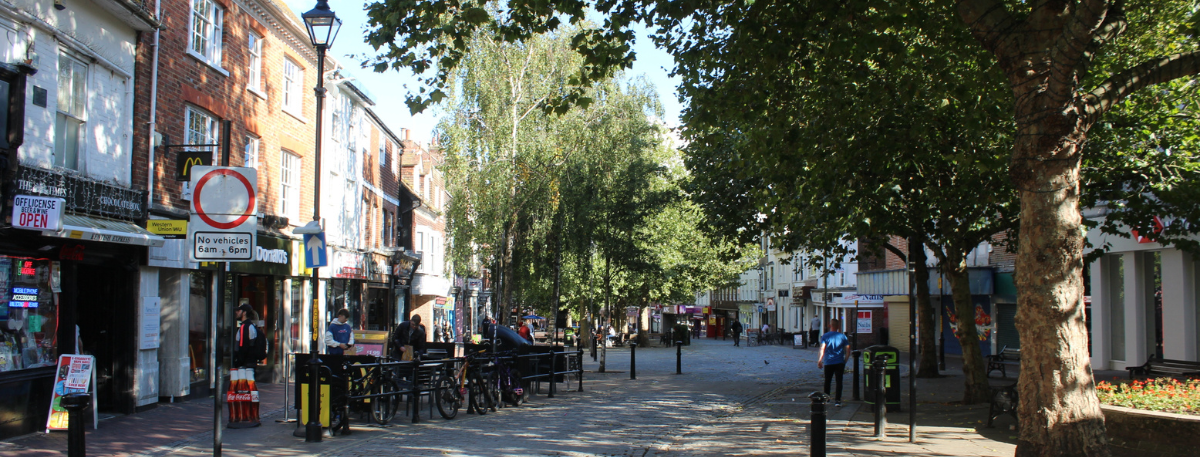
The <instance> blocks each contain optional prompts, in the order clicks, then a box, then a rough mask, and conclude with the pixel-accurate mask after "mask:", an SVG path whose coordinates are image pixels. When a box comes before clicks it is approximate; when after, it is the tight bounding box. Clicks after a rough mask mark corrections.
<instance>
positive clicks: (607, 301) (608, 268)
mask: <svg viewBox="0 0 1200 457" xmlns="http://www.w3.org/2000/svg"><path fill="white" fill-rule="evenodd" d="M604 309H605V310H606V311H608V313H607V318H608V325H612V323H613V312H612V259H611V258H610V257H609V255H608V252H605V253H604ZM600 322H601V324H602V325H601V326H600V328H601V329H602V330H603V331H604V333H603V334H602V335H601V337H600V338H601V339H600V368H599V370H598V371H599V372H600V373H603V372H604V362H605V360H606V357H607V356H608V345H607V344H605V343H607V342H608V328H607V327H606V326H605V325H603V323H604V321H603V320H601V321H600Z"/></svg>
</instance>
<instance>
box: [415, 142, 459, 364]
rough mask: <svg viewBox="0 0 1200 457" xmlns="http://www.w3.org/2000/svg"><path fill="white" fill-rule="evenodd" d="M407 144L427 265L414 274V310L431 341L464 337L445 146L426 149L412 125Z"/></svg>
mask: <svg viewBox="0 0 1200 457" xmlns="http://www.w3.org/2000/svg"><path fill="white" fill-rule="evenodd" d="M401 148H402V149H403V150H404V155H403V156H402V158H401V167H402V171H401V179H402V180H403V181H404V183H405V184H407V185H408V186H409V187H411V188H412V189H413V191H414V192H416V194H417V198H419V202H420V205H419V206H417V207H416V208H415V209H414V210H413V211H412V231H413V234H412V243H413V249H414V250H415V251H417V253H418V255H419V256H420V258H421V264H420V265H419V267H418V268H417V271H416V274H415V275H414V277H413V285H412V295H413V303H412V308H411V310H410V312H411V313H413V314H420V315H421V319H422V321H423V322H426V323H427V324H426V326H427V327H429V334H430V340H431V341H445V340H449V341H453V340H456V339H460V338H461V337H462V335H461V328H462V327H463V326H462V325H461V324H462V323H461V322H459V319H463V318H465V316H459V314H461V313H455V312H454V310H455V303H454V301H453V299H452V298H453V296H454V294H453V293H452V292H453V291H452V287H453V281H452V279H453V278H454V274H453V271H452V270H451V269H450V268H449V266H450V264H449V263H448V262H446V253H447V252H448V251H449V249H447V246H448V243H449V240H448V238H447V237H446V214H445V210H446V206H447V205H448V202H449V196H450V194H449V193H448V192H447V191H446V186H445V176H444V175H443V174H442V171H441V168H440V167H441V166H442V161H443V155H442V151H441V150H440V149H438V148H437V147H436V145H432V146H431V147H428V148H426V147H424V146H422V145H420V144H418V143H417V142H415V141H412V140H411V139H410V138H409V135H408V131H407V130H405V137H404V140H403V141H402V142H401Z"/></svg>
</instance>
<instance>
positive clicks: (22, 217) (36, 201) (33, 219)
mask: <svg viewBox="0 0 1200 457" xmlns="http://www.w3.org/2000/svg"><path fill="white" fill-rule="evenodd" d="M66 203H67V201H66V200H65V199H62V198H55V197H35V196H32V195H18V196H16V197H15V198H13V213H12V225H13V227H16V228H22V229H26V230H44V231H52V232H57V231H59V230H62V210H63V206H64V205H66Z"/></svg>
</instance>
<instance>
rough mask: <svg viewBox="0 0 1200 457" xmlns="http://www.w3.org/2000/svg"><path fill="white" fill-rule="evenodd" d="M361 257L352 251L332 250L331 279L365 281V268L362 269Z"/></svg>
mask: <svg viewBox="0 0 1200 457" xmlns="http://www.w3.org/2000/svg"><path fill="white" fill-rule="evenodd" d="M363 263H364V262H363V255H362V254H361V253H358V252H354V251H343V250H340V249H334V250H333V256H332V259H331V261H330V265H332V266H333V268H332V270H333V277H335V278H347V279H367V272H366V268H363Z"/></svg>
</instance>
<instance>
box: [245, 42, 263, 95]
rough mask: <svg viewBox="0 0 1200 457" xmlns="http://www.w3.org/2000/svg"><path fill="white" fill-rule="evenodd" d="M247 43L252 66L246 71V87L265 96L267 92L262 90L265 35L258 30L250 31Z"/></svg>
mask: <svg viewBox="0 0 1200 457" xmlns="http://www.w3.org/2000/svg"><path fill="white" fill-rule="evenodd" d="M246 45H247V51H248V52H249V54H250V68H249V71H247V72H246V89H247V90H249V91H250V92H253V93H255V94H257V95H258V96H260V97H264V98H265V97H266V96H267V94H265V93H263V91H262V73H263V72H262V70H263V59H262V52H263V37H262V36H260V35H259V34H258V33H256V32H250V33H249V34H248V35H247V37H246Z"/></svg>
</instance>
